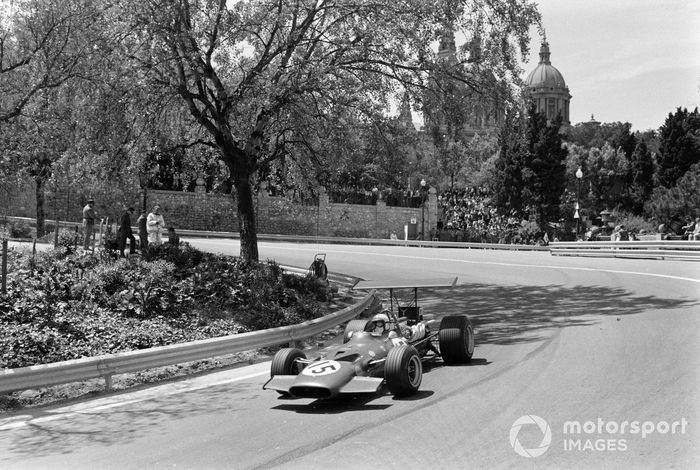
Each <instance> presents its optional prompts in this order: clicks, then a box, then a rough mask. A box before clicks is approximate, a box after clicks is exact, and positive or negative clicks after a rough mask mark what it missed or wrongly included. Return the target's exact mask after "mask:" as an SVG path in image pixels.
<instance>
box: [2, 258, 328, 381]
mask: <svg viewBox="0 0 700 470" xmlns="http://www.w3.org/2000/svg"><path fill="white" fill-rule="evenodd" d="M9 253H10V255H9V256H8V266H9V267H10V269H9V270H8V271H9V273H10V276H9V278H8V281H9V282H8V292H7V294H6V295H2V296H0V367H13V368H14V367H24V366H28V365H32V364H40V363H46V362H55V361H60V360H67V359H73V358H78V357H84V356H95V355H99V354H108V353H115V352H120V351H128V350H133V349H139V348H148V347H153V346H160V345H166V344H174V343H178V342H183V341H192V340H195V339H205V338H210V337H212V336H221V335H227V334H235V333H238V332H241V331H250V330H256V329H260V328H270V327H277V326H282V325H288V324H293V323H299V322H302V321H305V320H308V319H311V318H316V317H318V316H320V315H321V314H322V309H321V304H320V303H319V300H327V299H328V298H329V296H330V289H329V287H328V285H327V284H326V283H325V282H323V281H320V280H318V279H316V278H314V277H311V276H301V277H300V276H292V275H287V274H285V273H284V272H283V270H282V269H281V268H280V266H279V265H277V264H276V263H260V264H259V263H246V262H243V261H241V260H240V258H236V257H231V256H222V255H215V254H209V253H203V252H199V251H198V250H195V249H194V248H192V247H190V246H188V245H182V246H180V247H178V246H167V245H164V246H162V247H157V248H156V249H154V250H152V251H150V255H152V257H153V258H152V260H151V261H145V260H143V259H133V258H132V259H118V260H106V259H104V258H102V257H100V256H98V255H92V254H81V255H77V254H73V253H66V252H65V251H64V250H62V249H56V250H47V251H45V252H39V253H37V254H36V256H33V255H32V254H31V253H30V252H28V251H26V250H14V249H13V250H10V252H9ZM157 256H160V257H161V258H158V257H157Z"/></svg>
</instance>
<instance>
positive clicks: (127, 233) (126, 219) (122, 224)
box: [117, 207, 136, 258]
mask: <svg viewBox="0 0 700 470" xmlns="http://www.w3.org/2000/svg"><path fill="white" fill-rule="evenodd" d="M133 213H134V208H133V207H129V208H128V209H126V210H125V211H124V213H123V214H122V216H121V218H120V219H119V231H118V232H117V243H118V244H119V254H120V255H121V257H122V258H123V257H124V256H125V255H124V249H125V248H126V239H127V238H128V239H129V254H130V255H133V254H134V253H136V238H135V237H134V234H133V232H132V231H131V214H133Z"/></svg>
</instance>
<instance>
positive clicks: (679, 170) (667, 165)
mask: <svg viewBox="0 0 700 470" xmlns="http://www.w3.org/2000/svg"><path fill="white" fill-rule="evenodd" d="M659 138H660V140H661V146H660V148H659V153H658V154H657V169H656V181H657V183H658V184H659V185H662V186H665V187H666V188H671V187H673V186H674V185H675V184H676V181H677V180H678V179H679V178H680V177H681V176H683V175H684V174H685V172H686V171H688V169H690V167H691V166H692V165H693V164H695V163H698V162H700V113H698V108H695V110H693V111H691V112H688V110H687V109H686V108H683V109H681V108H678V109H676V112H675V113H673V114H671V113H669V114H668V117H667V118H666V121H665V122H664V124H663V125H662V126H661V128H660V129H659Z"/></svg>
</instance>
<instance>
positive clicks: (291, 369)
mask: <svg viewBox="0 0 700 470" xmlns="http://www.w3.org/2000/svg"><path fill="white" fill-rule="evenodd" d="M298 359H306V354H304V352H303V351H301V350H300V349H296V348H284V349H280V350H279V351H277V352H276V353H275V355H274V357H273V358H272V364H271V365H270V376H272V377H274V376H275V375H299V373H300V372H301V371H302V370H303V369H304V367H305V365H304V364H303V363H301V362H299V361H298Z"/></svg>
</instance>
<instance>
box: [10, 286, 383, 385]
mask: <svg viewBox="0 0 700 470" xmlns="http://www.w3.org/2000/svg"><path fill="white" fill-rule="evenodd" d="M373 297H374V291H371V292H370V293H369V294H367V296H365V297H364V298H363V299H362V300H361V301H360V302H358V303H356V304H355V305H351V306H349V307H346V308H344V309H342V310H339V311H337V312H334V313H331V314H330V315H326V316H324V317H322V318H316V319H314V320H310V321H306V322H304V323H299V324H296V325H290V326H281V327H278V328H270V329H267V330H261V331H253V332H250V333H241V334H237V335H230V336H222V337H219V338H210V339H205V340H199V341H192V342H189V343H182V344H174V345H169V346H159V347H155V348H150V349H141V350H137V351H129V352H124V353H117V354H106V355H103V356H97V357H88V358H83V359H75V360H71V361H62V362H55V363H51V364H41V365H36V366H29V367H20V368H17V369H2V370H0V393H8V392H13V391H18V390H27V389H31V388H38V387H48V386H51V385H59V384H64V383H70V382H80V381H83V380H89V379H96V378H103V379H104V380H105V383H106V388H107V389H110V388H111V386H112V376H113V375H115V374H123V373H127V372H135V371H139V370H145V369H151V368H153V367H163V366H169V365H174V364H180V363H184V362H190V361H199V360H204V359H209V358H212V357H217V356H224V355H226V354H234V353H238V352H243V351H249V350H252V349H259V348H264V347H269V346H276V345H280V344H286V343H292V344H293V343H295V342H297V341H301V340H303V339H305V338H309V337H311V336H314V335H317V334H319V333H321V332H323V331H326V330H328V329H330V328H333V327H334V326H337V325H339V324H341V323H344V322H346V321H349V320H351V319H353V318H354V317H356V316H357V315H359V314H360V313H361V312H362V311H363V310H364V309H365V308H367V307H369V306H370V304H371V303H372V300H373Z"/></svg>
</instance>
